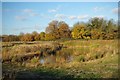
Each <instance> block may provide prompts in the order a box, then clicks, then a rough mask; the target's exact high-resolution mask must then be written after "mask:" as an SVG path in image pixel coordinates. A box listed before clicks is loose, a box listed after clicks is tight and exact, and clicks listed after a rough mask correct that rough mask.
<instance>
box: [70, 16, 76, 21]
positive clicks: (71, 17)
mask: <svg viewBox="0 0 120 80" xmlns="http://www.w3.org/2000/svg"><path fill="white" fill-rule="evenodd" d="M68 18H69V19H71V20H74V19H76V18H77V17H76V16H68Z"/></svg>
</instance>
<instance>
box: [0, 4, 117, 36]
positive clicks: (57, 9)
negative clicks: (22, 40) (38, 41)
mask: <svg viewBox="0 0 120 80" xmlns="http://www.w3.org/2000/svg"><path fill="white" fill-rule="evenodd" d="M0 14H1V13H0ZM93 17H99V18H104V19H107V20H109V19H114V20H115V21H117V20H118V3H117V2H3V3H2V33H0V34H3V35H4V34H9V35H10V34H15V35H18V34H19V33H20V32H23V33H32V32H33V31H37V32H38V33H40V32H42V31H45V28H46V27H47V26H48V23H49V22H51V21H52V20H58V21H65V22H66V23H67V24H68V25H69V26H70V27H72V26H73V25H74V24H75V23H76V22H78V21H80V22H87V21H88V20H89V19H90V18H93Z"/></svg>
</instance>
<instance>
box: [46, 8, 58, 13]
mask: <svg viewBox="0 0 120 80" xmlns="http://www.w3.org/2000/svg"><path fill="white" fill-rule="evenodd" d="M48 12H50V13H53V12H57V10H55V9H51V10H48Z"/></svg>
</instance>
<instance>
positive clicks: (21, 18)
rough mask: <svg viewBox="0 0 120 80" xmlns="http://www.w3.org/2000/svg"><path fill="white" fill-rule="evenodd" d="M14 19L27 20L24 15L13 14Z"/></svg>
mask: <svg viewBox="0 0 120 80" xmlns="http://www.w3.org/2000/svg"><path fill="white" fill-rule="evenodd" d="M15 19H16V20H20V21H25V20H27V17H25V16H15Z"/></svg>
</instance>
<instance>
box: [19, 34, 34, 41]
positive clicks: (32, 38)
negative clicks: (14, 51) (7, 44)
mask: <svg viewBox="0 0 120 80" xmlns="http://www.w3.org/2000/svg"><path fill="white" fill-rule="evenodd" d="M33 40H34V37H33V36H32V35H31V34H30V33H26V34H24V35H23V36H22V37H21V41H33Z"/></svg>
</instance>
